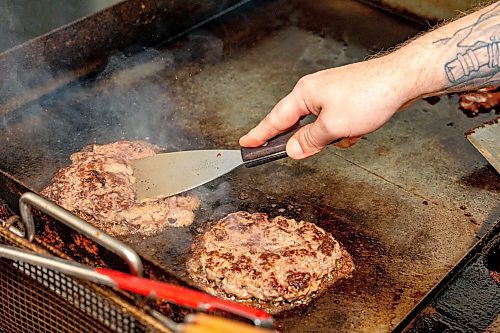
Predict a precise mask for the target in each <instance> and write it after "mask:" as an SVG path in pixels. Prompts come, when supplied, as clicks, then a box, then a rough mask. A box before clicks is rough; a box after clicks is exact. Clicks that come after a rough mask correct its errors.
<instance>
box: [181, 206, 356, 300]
mask: <svg viewBox="0 0 500 333" xmlns="http://www.w3.org/2000/svg"><path fill="white" fill-rule="evenodd" d="M187 268H188V271H189V273H190V274H191V277H192V278H193V280H194V281H196V282H197V283H198V284H200V285H201V287H202V288H203V289H204V290H205V291H207V292H209V293H211V294H214V295H217V296H222V297H228V298H233V299H239V300H253V301H258V302H262V301H263V302H297V301H300V302H307V301H308V300H310V299H311V296H313V295H314V294H315V293H316V292H317V291H319V290H320V289H323V288H326V287H328V286H330V285H332V284H333V283H334V282H335V281H336V280H338V279H341V278H345V277H348V276H350V275H351V273H352V271H353V269H354V265H353V262H352V260H351V258H350V256H349V254H348V253H347V252H346V251H345V250H343V249H342V248H341V246H340V244H339V243H338V242H337V241H336V240H335V239H334V238H333V237H332V236H331V235H330V234H328V233H326V232H325V231H324V230H323V229H321V228H319V227H317V226H316V225H314V224H312V223H309V222H304V221H300V222H297V221H296V220H293V219H286V218H284V217H282V216H278V217H275V218H274V219H271V220H269V219H268V216H267V215H266V214H263V213H256V214H250V213H247V212H237V213H232V214H229V215H228V216H226V217H225V218H223V219H222V220H220V221H219V222H217V223H216V224H215V225H214V226H213V227H212V228H210V230H208V231H207V232H206V233H205V234H203V235H201V236H199V237H198V238H197V239H196V241H195V243H194V244H193V248H192V256H191V258H190V259H189V261H188V263H187Z"/></svg>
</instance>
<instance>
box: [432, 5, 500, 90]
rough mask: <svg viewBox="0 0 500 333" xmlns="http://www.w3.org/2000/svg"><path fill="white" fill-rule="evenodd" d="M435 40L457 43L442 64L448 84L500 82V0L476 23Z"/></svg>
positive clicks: (477, 86)
mask: <svg viewBox="0 0 500 333" xmlns="http://www.w3.org/2000/svg"><path fill="white" fill-rule="evenodd" d="M434 44H441V45H448V46H450V47H456V49H457V52H456V54H455V56H454V57H453V58H452V59H450V60H449V61H448V62H447V63H446V64H445V66H444V70H445V73H446V76H447V78H448V82H449V87H457V86H460V87H471V88H479V87H484V86H495V85H498V84H499V83H500V2H499V3H497V4H496V5H494V6H493V8H491V9H490V10H488V11H487V12H486V13H483V14H482V15H481V16H480V17H479V18H478V19H477V21H476V22H475V23H473V24H472V25H470V26H468V27H465V28H463V29H460V30H458V31H457V32H455V33H454V34H453V36H452V37H448V38H443V39H440V40H437V41H435V42H434Z"/></svg>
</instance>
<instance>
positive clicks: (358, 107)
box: [240, 2, 500, 159]
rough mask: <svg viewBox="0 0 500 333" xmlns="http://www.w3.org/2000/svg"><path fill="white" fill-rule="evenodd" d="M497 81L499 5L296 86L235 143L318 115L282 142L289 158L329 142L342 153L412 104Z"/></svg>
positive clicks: (249, 142) (258, 140)
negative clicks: (303, 118) (310, 115)
mask: <svg viewBox="0 0 500 333" xmlns="http://www.w3.org/2000/svg"><path fill="white" fill-rule="evenodd" d="M499 82H500V2H496V3H494V4H492V5H490V6H488V7H486V8H483V9H482V10H479V11H477V12H475V13H473V14H470V15H468V16H465V17H462V18H461V19H459V20H456V21H454V22H451V23H449V24H447V25H445V26H442V27H440V28H438V29H436V30H433V31H431V32H429V33H427V34H425V35H423V36H421V37H419V38H417V39H415V40H413V41H411V42H409V43H407V44H406V45H405V46H403V47H401V48H399V49H398V50H396V51H394V52H392V53H390V54H387V55H385V56H383V57H379V58H375V59H371V60H368V61H364V62H359V63H355V64H351V65H347V66H342V67H337V68H332V69H327V70H323V71H320V72H317V73H314V74H310V75H307V76H305V77H303V78H302V79H300V80H299V82H298V83H297V85H296V86H295V88H294V89H293V90H292V92H290V94H288V95H287V96H286V97H285V98H283V99H282V100H281V101H280V102H279V103H278V104H277V105H276V106H275V107H274V108H273V110H272V111H271V112H270V113H269V114H268V115H267V116H266V118H265V119H264V120H263V121H262V122H261V123H260V124H259V125H258V126H257V127H255V128H254V129H252V130H251V131H250V132H249V133H248V134H247V135H245V136H244V137H242V138H241V139H240V144H241V145H242V146H249V147H252V146H258V145H261V144H263V143H264V142H266V141H267V140H268V139H270V138H272V137H274V136H275V135H277V134H278V133H279V132H281V131H283V130H286V129H288V128H289V127H291V126H292V125H294V124H295V123H296V122H297V121H298V120H299V118H300V117H302V116H305V115H308V114H314V115H316V116H318V117H317V118H316V121H315V122H313V123H312V124H309V125H306V126H304V127H303V128H302V129H301V130H299V131H298V132H297V133H295V135H294V136H293V137H292V138H291V139H290V140H289V141H288V144H287V153H288V155H289V156H290V157H292V158H297V159H298V158H305V157H308V156H311V155H313V154H316V153H317V152H319V151H320V150H321V149H322V148H323V147H325V146H326V145H327V144H328V143H330V142H332V141H333V140H335V139H338V138H344V139H343V140H342V141H341V142H340V143H338V144H337V145H339V146H341V147H348V146H350V145H352V144H354V143H355V142H356V141H357V140H359V138H360V137H361V136H363V135H365V134H368V133H371V132H373V131H375V130H377V129H378V128H380V127H382V126H383V125H384V124H385V123H386V122H387V121H388V120H389V119H390V118H391V117H392V116H393V115H394V113H396V112H397V111H398V110H401V109H403V108H404V107H405V106H406V105H408V104H409V103H410V102H411V101H413V100H415V99H418V98H422V97H425V96H432V95H438V94H442V93H447V92H457V91H464V90H471V89H475V88H481V87H485V86H497V85H498V83H499Z"/></svg>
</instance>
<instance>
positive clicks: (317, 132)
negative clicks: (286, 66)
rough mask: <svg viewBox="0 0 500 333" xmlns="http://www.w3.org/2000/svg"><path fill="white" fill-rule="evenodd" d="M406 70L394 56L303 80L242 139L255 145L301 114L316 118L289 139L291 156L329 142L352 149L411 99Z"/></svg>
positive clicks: (299, 156) (246, 144)
mask: <svg viewBox="0 0 500 333" xmlns="http://www.w3.org/2000/svg"><path fill="white" fill-rule="evenodd" d="M405 75H406V73H405V68H401V67H398V66H397V57H396V56H395V53H393V54H390V55H387V56H385V57H381V58H377V59H372V60H369V61H364V62H360V63H356V64H351V65H347V66H343V67H338V68H332V69H327V70H324V71H320V72H317V73H314V74H310V75H307V76H304V77H303V78H301V79H300V80H299V82H298V83H297V85H296V86H295V88H294V89H293V90H292V92H291V93H290V94H289V95H288V96H286V97H285V98H283V99H282V100H281V101H280V102H279V103H278V104H277V105H276V106H275V107H274V108H273V110H272V111H271V112H270V113H269V114H268V115H267V116H266V117H265V119H264V120H262V121H261V122H260V124H259V125H257V127H255V128H254V129H252V130H251V131H250V132H249V133H248V134H247V135H245V136H243V137H242V138H241V139H240V145H241V146H244V147H256V146H260V145H262V144H264V143H265V142H266V141H267V140H269V139H270V138H272V137H274V136H276V135H277V134H279V133H281V132H283V131H285V130H286V129H288V128H290V127H291V126H293V125H294V124H295V123H296V122H297V121H298V120H299V119H300V118H301V117H302V116H306V115H309V114H314V115H316V116H317V118H316V120H315V122H313V123H311V124H309V125H306V126H304V127H303V128H301V129H300V130H299V131H297V133H295V134H294V136H293V137H292V138H290V140H289V141H288V144H287V146H286V150H287V154H288V156H290V157H291V158H294V159H302V158H305V157H309V156H311V155H314V154H316V153H318V152H319V151H320V150H321V149H323V148H324V147H325V146H326V145H328V144H329V143H330V142H332V141H334V140H336V139H339V138H344V139H343V140H342V141H340V142H338V143H337V144H336V145H337V146H340V147H349V146H351V145H353V144H354V143H356V142H357V141H358V140H359V139H360V138H361V137H362V136H363V135H365V134H368V133H371V132H373V131H375V130H376V129H378V128H380V127H382V125H384V124H385V123H386V122H387V121H388V120H389V119H390V118H391V117H392V116H393V115H394V113H395V112H396V111H398V110H399V109H400V108H401V107H402V106H403V105H404V104H405V103H406V102H408V100H410V99H411V98H412V97H413V96H411V94H408V93H407V92H408V91H410V90H411V89H406V87H405V84H404V82H405V81H407V80H405Z"/></svg>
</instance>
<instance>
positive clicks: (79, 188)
mask: <svg viewBox="0 0 500 333" xmlns="http://www.w3.org/2000/svg"><path fill="white" fill-rule="evenodd" d="M159 150H160V149H159V147H157V146H155V145H152V144H150V143H147V142H142V141H118V142H115V143H111V144H107V145H92V146H90V147H88V148H87V149H84V151H82V152H78V153H75V154H73V155H71V165H69V166H68V167H65V168H62V169H61V170H59V171H58V172H57V173H56V175H55V176H54V178H53V179H52V183H51V184H50V185H49V186H47V187H46V188H45V189H43V190H42V192H41V193H42V195H44V196H46V197H47V198H48V199H50V200H52V201H54V202H55V203H57V204H58V205H60V206H62V207H64V208H66V209H67V210H69V211H71V212H73V213H74V214H76V215H78V216H80V217H81V218H83V219H85V220H86V221H88V222H91V223H93V224H94V225H96V226H97V227H99V228H100V229H102V230H104V231H105V232H107V233H109V234H111V235H114V236H121V235H128V234H133V233H142V234H145V235H150V234H153V233H156V232H158V231H161V230H162V229H163V228H164V227H165V226H172V227H183V226H188V225H190V224H191V223H192V222H193V220H194V212H193V211H194V210H195V209H197V208H198V206H199V200H198V198H196V197H193V196H190V195H187V196H172V197H168V198H161V199H154V200H153V199H151V200H145V201H143V202H140V203H139V202H137V201H136V198H135V194H134V191H133V187H132V186H133V184H134V182H135V178H134V175H133V171H132V168H131V166H130V165H129V161H130V160H133V159H138V158H143V157H148V156H153V155H155V154H156V152H157V151H159Z"/></svg>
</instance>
